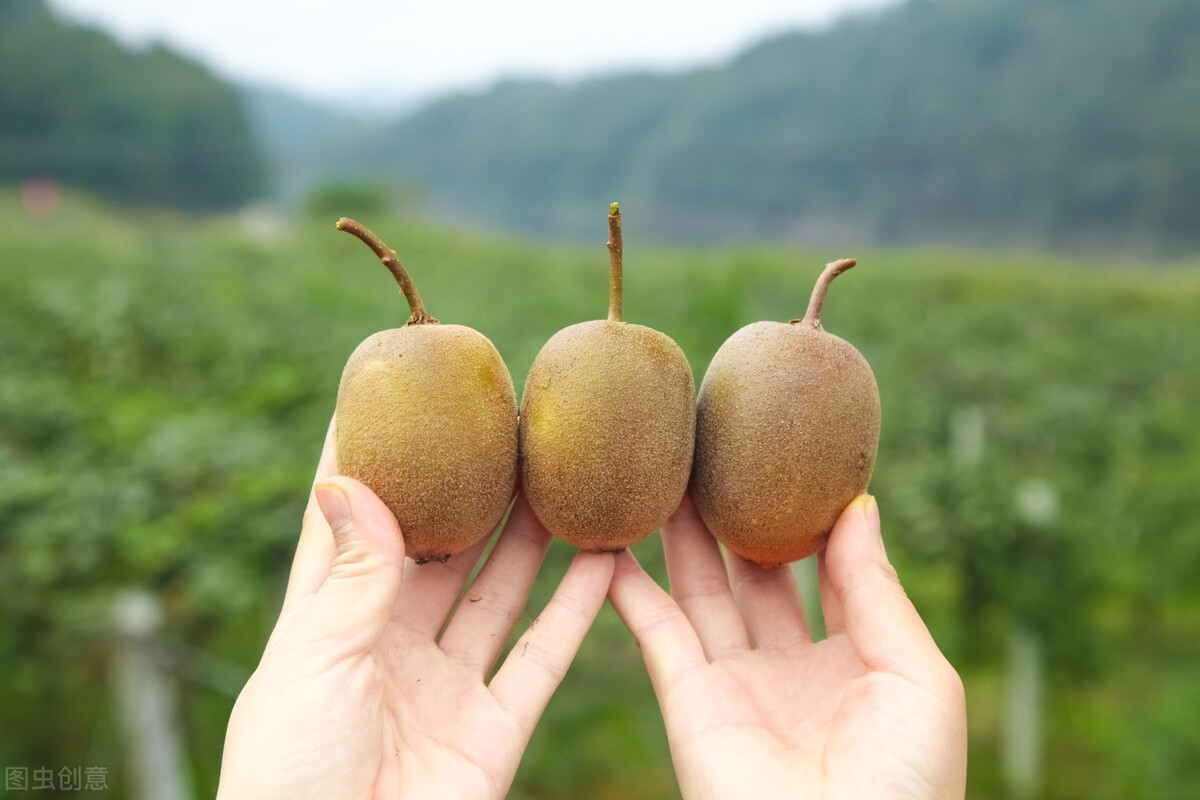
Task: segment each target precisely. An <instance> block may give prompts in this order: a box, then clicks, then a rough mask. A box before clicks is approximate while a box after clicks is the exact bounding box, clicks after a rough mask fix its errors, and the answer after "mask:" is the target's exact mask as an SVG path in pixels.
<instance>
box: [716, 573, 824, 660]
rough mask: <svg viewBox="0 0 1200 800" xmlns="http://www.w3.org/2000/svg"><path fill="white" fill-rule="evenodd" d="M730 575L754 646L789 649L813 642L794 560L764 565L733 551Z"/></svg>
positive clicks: (734, 593)
mask: <svg viewBox="0 0 1200 800" xmlns="http://www.w3.org/2000/svg"><path fill="white" fill-rule="evenodd" d="M729 575H730V582H731V585H732V589H733V596H734V599H735V600H736V601H737V604H738V608H740V609H741V614H742V619H743V620H744V624H745V626H746V633H747V634H749V637H750V641H751V644H752V645H753V646H754V647H756V648H760V647H761V648H768V649H775V650H786V649H790V648H793V647H799V646H803V645H807V644H811V643H812V635H811V634H810V633H809V631H808V620H807V619H805V617H804V603H803V602H802V601H801V599H800V589H799V587H798V586H797V585H796V578H795V576H794V575H793V574H792V569H791V565H790V564H780V565H777V566H773V567H760V566H758V565H757V564H753V563H751V562H749V561H746V560H745V559H741V558H738V557H737V556H734V555H730V557H729Z"/></svg>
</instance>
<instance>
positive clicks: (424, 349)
mask: <svg viewBox="0 0 1200 800" xmlns="http://www.w3.org/2000/svg"><path fill="white" fill-rule="evenodd" d="M337 460H338V472H339V473H340V474H342V475H348V476H350V477H352V478H357V479H358V480H360V481H362V482H363V483H365V484H366V485H367V486H369V487H370V488H371V489H372V490H373V491H374V492H375V493H376V494H377V495H379V497H380V499H382V500H383V502H384V503H386V504H387V506H388V508H390V509H391V510H392V513H393V514H395V515H396V521H397V522H399V523H400V530H401V532H402V533H403V535H404V544H405V550H406V553H407V555H409V556H411V557H413V558H415V559H417V560H418V561H441V560H445V559H446V558H447V557H449V556H450V555H452V554H454V553H457V552H458V551H460V550H463V549H465V548H466V547H469V546H470V545H472V544H474V543H475V542H477V541H479V540H480V539H482V538H483V537H485V536H487V535H488V534H489V533H491V532H492V531H493V530H495V528H496V526H497V525H498V524H499V522H500V519H501V517H502V516H503V515H504V512H505V510H506V509H507V508H508V504H509V501H510V500H511V499H512V494H513V488H514V486H515V485H516V476H517V404H516V394H515V392H514V390H513V383H512V377H511V376H510V375H509V373H508V368H507V367H506V366H505V365H504V362H503V360H501V358H500V354H499V353H498V352H497V351H496V348H495V347H494V346H493V345H492V343H491V342H490V341H488V339H487V338H486V337H484V336H483V335H482V334H480V333H479V332H477V331H475V330H473V329H471V328H467V327H465V326H462V325H437V324H431V325H408V326H406V327H403V328H396V329H394V330H387V331H380V332H379V333H376V334H374V335H373V336H370V337H368V338H367V339H366V340H364V341H363V343H362V344H360V345H359V346H358V347H357V348H356V349H355V350H354V352H353V354H351V356H350V359H349V361H348V362H347V363H346V368H345V370H344V371H343V372H342V382H341V385H340V386H339V388H338V403H337Z"/></svg>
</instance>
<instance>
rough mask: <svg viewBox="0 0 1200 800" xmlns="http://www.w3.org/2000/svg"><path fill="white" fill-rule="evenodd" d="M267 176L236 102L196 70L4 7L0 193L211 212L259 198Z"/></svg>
mask: <svg viewBox="0 0 1200 800" xmlns="http://www.w3.org/2000/svg"><path fill="white" fill-rule="evenodd" d="M265 167H266V163H265V161H264V159H263V158H262V155H261V151H260V149H259V143H258V142H255V141H253V140H252V139H251V137H250V132H249V128H248V126H247V124H246V121H245V119H244V114H243V109H242V106H241V105H240V101H239V98H238V94H237V92H236V91H235V90H234V89H233V87H231V86H229V85H228V84H226V83H224V82H222V81H219V80H217V79H216V78H215V77H214V76H213V75H212V74H211V73H209V72H208V71H207V70H206V69H204V68H203V67H201V66H199V65H198V64H196V63H194V62H192V61H189V60H186V59H184V58H182V57H180V56H178V55H176V54H175V53H173V52H171V51H169V50H167V49H165V48H163V47H161V46H154V47H150V48H147V49H145V50H142V51H138V52H132V51H129V50H126V49H124V48H122V47H121V46H120V45H118V44H117V43H116V42H114V41H113V40H112V39H111V38H109V37H108V36H106V35H105V34H102V33H100V32H99V31H94V30H89V29H87V28H82V27H78V26H73V25H66V24H64V23H62V22H61V21H59V20H58V18H57V17H55V16H53V15H52V14H51V13H50V11H49V10H48V9H47V8H46V5H45V3H44V2H43V0H0V182H4V183H12V182H16V181H22V180H26V179H30V178H40V179H49V180H55V181H60V182H64V183H68V184H72V185H76V186H84V187H87V188H89V189H91V190H93V191H96V192H99V193H101V194H104V195H105V196H108V197H112V198H114V199H117V200H121V201H123V202H136V203H163V204H167V205H171V206H174V207H177V208H186V209H200V210H207V209H212V208H228V207H230V206H234V205H237V204H239V203H243V202H245V201H247V200H249V199H251V198H253V197H255V196H257V195H259V194H261V193H262V192H263V190H264V189H265V186H266V177H267V174H266V169H265Z"/></svg>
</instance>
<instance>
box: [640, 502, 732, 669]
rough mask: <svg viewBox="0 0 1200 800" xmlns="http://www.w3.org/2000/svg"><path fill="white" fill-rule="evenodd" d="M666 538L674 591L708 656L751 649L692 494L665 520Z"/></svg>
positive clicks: (712, 541)
mask: <svg viewBox="0 0 1200 800" xmlns="http://www.w3.org/2000/svg"><path fill="white" fill-rule="evenodd" d="M662 542H663V551H664V553H665V556H666V562H667V576H668V578H669V580H670V582H671V596H672V597H674V598H675V602H676V603H677V604H678V605H679V608H681V609H682V610H683V613H684V614H686V615H687V618H688V620H690V621H691V625H692V627H693V628H694V629H695V631H696V635H697V636H698V637H699V638H700V642H701V644H702V645H703V647H704V652H705V653H706V654H707V655H708V659H709V660H710V661H711V660H713V659H717V658H722V657H724V656H728V655H732V654H734V653H738V652H741V651H744V650H746V649H748V648H749V647H750V639H749V637H748V635H747V633H746V626H745V624H744V623H743V622H742V615H741V612H739V611H738V607H737V604H736V603H735V602H734V599H733V592H732V591H731V589H730V587H729V576H728V575H727V574H726V572H725V562H724V561H722V560H721V551H720V549H719V548H718V547H717V542H716V540H715V539H714V538H713V536H712V534H711V533H709V532H708V528H707V527H705V525H704V522H703V520H701V519H700V515H699V514H698V513H696V507H695V506H694V505H693V504H692V500H691V497H689V496H688V495H684V498H683V501H682V502H681V503H680V504H679V508H678V509H676V511H675V513H674V514H672V515H671V518H670V519H668V520H667V523H666V524H665V525H663V530H662Z"/></svg>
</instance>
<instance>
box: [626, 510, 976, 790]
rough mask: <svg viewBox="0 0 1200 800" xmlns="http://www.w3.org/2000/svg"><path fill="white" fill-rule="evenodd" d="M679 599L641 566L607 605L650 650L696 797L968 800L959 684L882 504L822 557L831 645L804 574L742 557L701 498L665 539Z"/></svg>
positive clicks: (679, 760) (629, 567) (676, 751)
mask: <svg viewBox="0 0 1200 800" xmlns="http://www.w3.org/2000/svg"><path fill="white" fill-rule="evenodd" d="M662 539H663V547H664V549H665V552H666V561H667V572H668V578H669V580H670V585H671V595H668V594H667V593H666V592H664V591H663V590H662V589H661V588H660V587H659V586H658V584H656V583H655V582H654V581H653V579H651V578H650V577H649V576H648V575H647V574H646V573H645V572H644V571H643V570H642V569H641V567H640V566H639V565H638V563H637V561H636V560H634V558H633V556H632V555H631V554H629V553H627V552H626V553H622V554H620V555H619V556H618V558H617V566H616V573H615V575H614V577H613V583H612V586H611V588H610V590H609V600H610V601H611V602H612V604H613V606H614V607H615V608H616V610H617V613H618V614H619V615H620V616H621V618H622V619H623V620H624V621H625V624H626V625H627V626H628V627H629V629H630V631H631V632H632V633H633V635H634V637H635V638H636V640H637V641H638V642H639V644H640V646H641V649H642V653H643V656H644V658H645V661H646V667H647V669H648V671H649V673H650V678H651V681H652V683H653V685H654V691H655V694H656V695H657V696H658V701H659V704H660V706H661V707H662V712H663V718H664V720H665V722H666V728H667V739H668V741H669V743H670V747H671V756H672V759H673V761H674V763H675V770H676V773H677V775H678V778H679V785H680V790H681V792H682V793H683V796H684V797H685V798H736V797H746V798H754V799H755V800H759V799H760V798H764V797H769V798H782V797H788V798H792V797H795V798H803V797H814V798H815V797H820V798H855V799H856V800H862V798H871V799H872V800H875V799H876V798H901V797H903V798H962V797H963V795H964V793H965V791H966V773H967V729H966V703H965V699H964V694H963V688H962V682H961V681H960V680H959V677H958V674H957V673H956V672H955V671H954V669H953V668H952V667H951V666H950V664H949V663H948V662H947V661H946V659H945V658H944V657H943V656H942V654H941V653H940V652H939V651H938V648H937V646H936V645H935V644H934V641H933V638H932V637H931V636H930V634H929V631H928V630H927V629H926V628H925V625H924V623H922V622H921V619H920V617H919V616H918V615H917V612H916V609H915V608H913V605H912V603H911V602H910V601H909V599H908V597H907V596H906V595H905V594H904V590H903V589H902V588H901V586H900V583H899V581H898V580H897V577H896V572H895V570H894V569H893V568H892V566H891V564H890V563H889V562H888V560H887V554H886V553H885V552H884V547H883V540H882V539H881V538H880V536H879V510H878V507H877V506H876V504H875V501H874V499H873V498H870V497H868V496H866V495H864V496H862V497H860V498H858V499H857V500H855V501H854V502H853V503H851V504H850V506H849V507H847V508H846V510H845V511H844V512H843V513H842V516H841V518H840V519H839V520H838V523H837V525H836V526H835V527H834V530H833V533H832V534H831V536H830V538H829V543H828V545H827V547H826V549H825V550H824V551H823V552H822V553H821V554H820V555H819V557H818V558H819V560H818V575H819V582H820V590H821V606H822V609H823V611H824V616H825V625H826V629H827V631H828V638H827V639H825V640H823V641H820V642H813V641H812V639H811V637H810V635H809V631H808V626H807V623H806V620H805V616H804V609H803V607H802V605H801V602H800V595H799V592H798V590H797V587H796V583H795V580H794V579H793V577H792V572H791V570H790V568H789V567H788V566H787V565H783V566H779V567H771V568H762V567H758V566H755V565H754V564H751V563H749V562H746V561H743V560H742V559H739V558H737V557H736V556H729V557H728V563H727V564H726V563H724V562H723V561H722V558H721V553H720V550H719V549H718V546H717V543H716V541H715V540H714V539H713V537H712V535H711V534H710V533H709V532H708V529H707V528H706V527H705V526H704V523H703V521H702V520H701V519H700V517H699V515H698V514H697V513H696V511H695V507H694V506H693V505H692V504H691V501H690V499H687V498H685V499H684V502H683V503H682V504H681V505H680V507H679V509H678V510H677V511H676V512H675V514H674V515H673V516H672V517H671V519H670V520H669V521H668V523H667V524H666V525H665V526H664V528H663V531H662Z"/></svg>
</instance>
